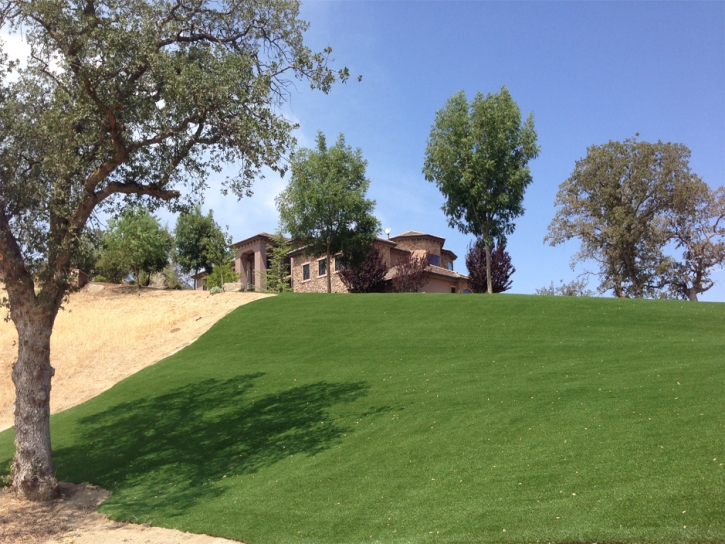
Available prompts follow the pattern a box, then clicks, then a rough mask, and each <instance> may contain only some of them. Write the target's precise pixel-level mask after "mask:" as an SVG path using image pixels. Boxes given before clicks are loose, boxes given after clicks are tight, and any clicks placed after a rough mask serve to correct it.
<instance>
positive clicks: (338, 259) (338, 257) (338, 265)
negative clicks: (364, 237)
mask: <svg viewBox="0 0 725 544" xmlns="http://www.w3.org/2000/svg"><path fill="white" fill-rule="evenodd" d="M341 269H342V255H335V272H339V271H340V270H341Z"/></svg>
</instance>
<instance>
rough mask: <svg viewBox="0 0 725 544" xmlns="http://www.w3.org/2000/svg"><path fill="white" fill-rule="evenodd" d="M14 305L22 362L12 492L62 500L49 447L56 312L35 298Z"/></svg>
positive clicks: (17, 367) (17, 370)
mask: <svg viewBox="0 0 725 544" xmlns="http://www.w3.org/2000/svg"><path fill="white" fill-rule="evenodd" d="M26 302H29V303H26V304H22V305H18V306H21V307H17V306H16V307H13V309H12V311H11V314H12V319H13V321H14V322H15V327H16V329H17V331H18V359H17V361H16V362H15V364H14V365H13V371H12V377H13V383H15V395H16V400H15V405H14V406H13V409H14V412H15V458H14V459H13V465H12V479H13V488H14V490H15V492H16V493H17V494H19V495H20V496H21V497H23V498H25V499H27V500H31V501H47V500H51V499H54V498H56V497H58V496H59V488H58V482H57V480H56V478H55V469H54V467H53V454H52V451H51V445H50V381H51V378H52V377H53V374H55V370H54V369H53V367H52V366H50V335H51V333H52V332H53V322H54V321H55V316H56V314H57V312H58V309H57V308H54V309H53V308H45V307H43V306H41V305H40V304H39V303H38V302H37V301H36V300H33V301H32V302H30V301H26Z"/></svg>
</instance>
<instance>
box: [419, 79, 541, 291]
mask: <svg viewBox="0 0 725 544" xmlns="http://www.w3.org/2000/svg"><path fill="white" fill-rule="evenodd" d="M538 154H539V147H538V146H537V145H536V130H535V129H534V117H533V114H529V116H528V118H527V119H526V121H525V122H523V123H522V122H521V111H520V110H519V107H518V106H517V105H516V102H514V100H513V98H511V94H510V93H509V91H508V89H506V87H502V88H501V92H500V93H498V94H488V95H486V96H485V97H484V96H483V95H482V94H481V93H478V94H476V97H475V98H474V99H473V101H472V102H471V103H470V104H469V103H468V101H467V100H466V95H465V93H464V92H463V91H460V92H459V93H458V94H456V95H453V96H452V97H451V98H450V99H449V100H448V103H447V104H446V106H445V107H444V108H443V109H442V110H440V111H438V113H437V114H436V120H435V124H434V125H433V127H432V129H431V133H430V137H429V138H428V147H427V149H426V153H425V164H424V167H423V174H424V175H425V179H427V180H428V181H431V182H435V184H436V185H437V186H438V188H439V189H440V191H441V192H442V193H443V195H444V196H445V198H446V201H445V204H443V211H444V212H445V214H446V216H447V217H448V224H449V225H450V226H452V227H457V228H458V229H459V230H460V231H461V232H463V233H466V234H469V233H470V234H473V235H474V236H475V237H476V238H477V239H480V240H482V242H483V247H484V249H485V251H486V255H487V256H488V257H489V258H488V259H487V261H486V262H491V259H490V253H491V250H492V248H493V246H494V244H495V243H498V244H499V245H505V243H506V236H507V235H508V234H511V233H512V232H513V230H514V227H515V224H514V222H513V220H514V219H515V218H516V217H519V216H520V215H522V214H523V213H524V208H523V200H524V191H525V190H526V187H527V186H528V185H529V184H530V183H531V181H532V179H531V172H530V170H529V167H528V166H527V165H528V163H529V161H530V160H532V159H534V158H536V157H537V156H538ZM486 277H487V279H486V281H487V292H488V293H493V292H494V290H493V277H492V271H491V270H490V269H489V268H487V270H486Z"/></svg>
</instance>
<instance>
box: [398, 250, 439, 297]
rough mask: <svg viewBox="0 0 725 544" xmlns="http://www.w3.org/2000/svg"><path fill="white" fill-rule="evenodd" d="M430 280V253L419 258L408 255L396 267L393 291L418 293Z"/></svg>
mask: <svg viewBox="0 0 725 544" xmlns="http://www.w3.org/2000/svg"><path fill="white" fill-rule="evenodd" d="M429 279H430V272H429V271H428V253H426V254H425V255H421V256H419V257H416V256H414V255H412V254H411V255H407V256H406V257H404V258H403V259H402V260H401V261H400V262H398V264H397V265H396V266H395V275H394V276H393V277H392V284H393V291H394V292H396V293H417V292H418V291H419V290H420V289H421V288H422V287H423V286H424V285H425V284H426V283H428V280H429Z"/></svg>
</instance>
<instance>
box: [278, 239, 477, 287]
mask: <svg viewBox="0 0 725 544" xmlns="http://www.w3.org/2000/svg"><path fill="white" fill-rule="evenodd" d="M444 243H445V238H441V237H440V236H434V235H432V234H426V233H424V232H418V231H414V230H411V231H407V232H404V233H403V234H399V235H397V236H391V237H390V238H388V239H384V238H377V239H376V240H375V242H374V243H373V246H374V247H375V248H376V249H377V250H378V251H380V252H381V253H382V255H383V260H384V261H385V264H386V265H387V267H388V269H389V270H388V273H387V275H386V277H385V280H386V284H387V285H386V291H391V290H392V287H391V285H390V284H391V282H392V278H393V277H394V276H395V272H396V270H395V266H396V265H397V264H398V263H399V262H400V260H401V259H404V258H407V257H408V256H411V255H412V256H414V257H421V256H425V255H426V254H427V255H428V272H429V274H430V279H429V281H428V283H427V284H426V285H425V286H423V288H422V289H421V292H425V293H466V292H468V293H470V290H469V288H468V276H466V275H465V274H460V273H458V272H456V271H455V270H454V269H453V266H454V265H453V262H454V261H455V260H456V259H457V257H456V255H455V253H453V252H452V251H451V250H449V249H446V248H444V247H443V244H444ZM289 257H290V271H291V274H292V290H293V291H295V292H297V293H326V292H327V273H328V272H327V270H326V262H325V257H324V256H322V257H312V256H310V255H307V254H306V253H305V248H304V247H302V248H298V249H295V250H293V251H291V252H290V253H289ZM330 266H331V268H332V269H333V270H332V271H331V273H332V277H331V283H332V292H333V293H347V292H348V290H347V288H346V287H345V285H344V284H343V283H342V280H341V279H340V277H339V270H340V264H339V262H338V259H337V258H334V259H332V262H331V263H330Z"/></svg>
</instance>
